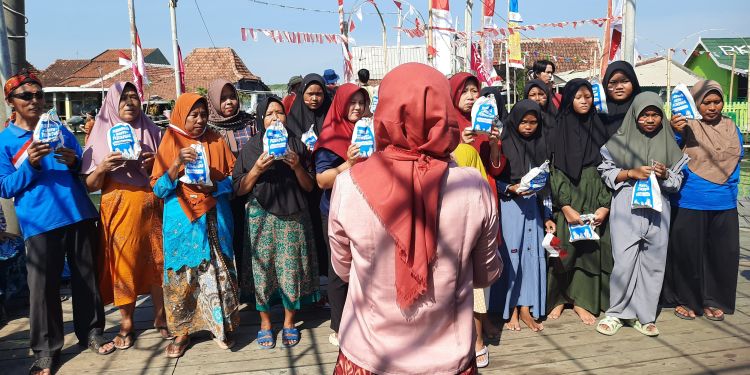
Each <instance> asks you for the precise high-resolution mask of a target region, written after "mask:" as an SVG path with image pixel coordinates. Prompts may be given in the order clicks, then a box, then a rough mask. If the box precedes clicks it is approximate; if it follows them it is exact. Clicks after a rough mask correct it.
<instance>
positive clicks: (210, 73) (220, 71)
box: [185, 48, 260, 91]
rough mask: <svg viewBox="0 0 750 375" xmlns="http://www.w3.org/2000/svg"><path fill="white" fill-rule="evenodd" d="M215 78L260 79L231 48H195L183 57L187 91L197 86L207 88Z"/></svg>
mask: <svg viewBox="0 0 750 375" xmlns="http://www.w3.org/2000/svg"><path fill="white" fill-rule="evenodd" d="M217 78H225V79H227V80H229V81H231V82H238V81H240V80H243V79H245V80H255V81H260V77H258V76H256V75H255V74H253V73H251V72H250V70H249V69H248V68H247V66H245V63H244V62H243V61H242V59H241V58H240V57H239V56H238V55H237V53H236V52H235V51H234V50H233V49H231V48H196V49H194V50H193V51H192V52H190V54H189V55H188V56H187V57H185V80H186V81H187V82H186V85H185V86H186V89H187V91H195V90H196V89H197V88H198V87H202V88H208V84H209V83H210V82H211V81H213V80H214V79H217Z"/></svg>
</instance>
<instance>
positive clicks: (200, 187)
mask: <svg viewBox="0 0 750 375" xmlns="http://www.w3.org/2000/svg"><path fill="white" fill-rule="evenodd" d="M192 186H195V189H196V190H198V191H200V192H201V193H203V194H211V193H213V192H215V191H216V185H211V186H206V185H201V184H195V185H192Z"/></svg>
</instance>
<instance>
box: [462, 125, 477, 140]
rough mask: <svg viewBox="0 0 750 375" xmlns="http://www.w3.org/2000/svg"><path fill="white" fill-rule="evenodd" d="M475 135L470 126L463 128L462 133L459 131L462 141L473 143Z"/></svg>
mask: <svg viewBox="0 0 750 375" xmlns="http://www.w3.org/2000/svg"><path fill="white" fill-rule="evenodd" d="M476 137H477V133H476V132H475V131H473V130H471V129H470V128H468V127H467V128H466V129H464V131H463V133H461V141H462V142H463V143H468V144H472V143H474V139H475V138H476Z"/></svg>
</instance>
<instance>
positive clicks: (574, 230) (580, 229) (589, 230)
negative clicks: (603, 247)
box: [568, 223, 599, 243]
mask: <svg viewBox="0 0 750 375" xmlns="http://www.w3.org/2000/svg"><path fill="white" fill-rule="evenodd" d="M568 230H569V231H570V242H571V243H573V242H577V241H585V240H594V241H596V240H599V235H598V234H597V233H596V231H595V230H594V225H593V224H591V223H587V224H568Z"/></svg>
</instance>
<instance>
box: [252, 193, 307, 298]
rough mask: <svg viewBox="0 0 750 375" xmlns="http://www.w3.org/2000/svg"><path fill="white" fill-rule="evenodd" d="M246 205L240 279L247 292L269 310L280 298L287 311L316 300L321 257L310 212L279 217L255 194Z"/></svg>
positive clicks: (304, 211)
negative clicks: (245, 225)
mask: <svg viewBox="0 0 750 375" xmlns="http://www.w3.org/2000/svg"><path fill="white" fill-rule="evenodd" d="M245 207H246V209H247V215H246V218H247V241H246V242H245V250H246V254H245V256H244V257H243V260H242V270H243V272H242V282H241V288H243V289H244V292H245V293H244V294H249V293H253V292H254V294H255V307H256V309H257V310H258V311H269V310H270V309H271V306H272V305H274V304H276V303H278V302H279V300H280V302H281V303H282V305H283V306H284V308H285V309H287V310H299V309H300V307H301V306H302V305H303V304H306V303H313V302H317V301H318V300H319V299H320V292H319V285H318V261H317V259H318V256H317V253H316V252H315V242H314V240H313V234H312V225H311V223H310V219H309V217H308V214H307V211H306V210H303V211H302V212H300V213H298V214H294V215H289V216H281V217H280V216H276V215H273V214H271V213H270V212H268V211H266V210H264V209H263V207H261V205H260V204H259V203H258V201H257V200H256V199H255V198H252V197H251V198H249V199H248V202H247V205H246V206H245ZM248 255H249V256H248Z"/></svg>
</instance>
